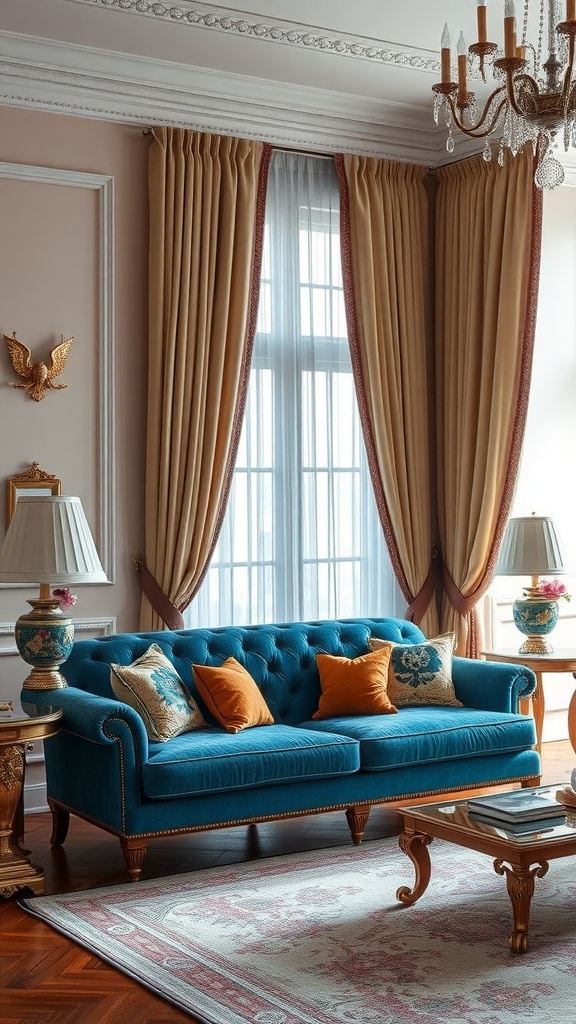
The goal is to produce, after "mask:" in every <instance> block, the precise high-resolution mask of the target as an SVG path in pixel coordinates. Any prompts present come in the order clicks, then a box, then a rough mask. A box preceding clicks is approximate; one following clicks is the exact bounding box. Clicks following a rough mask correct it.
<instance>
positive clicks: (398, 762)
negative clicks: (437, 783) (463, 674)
mask: <svg viewBox="0 0 576 1024" xmlns="http://www.w3.org/2000/svg"><path fill="white" fill-rule="evenodd" d="M301 728H305V729H307V728H309V729H314V730H316V731H317V730H319V729H329V730H330V731H331V732H333V733H340V734H342V735H344V736H350V737H351V738H353V739H356V740H358V742H359V743H360V764H361V767H362V768H363V769H364V770H365V771H374V772H377V771H383V770H385V769H388V768H398V767H401V766H405V765H415V764H426V763H430V764H432V763H434V762H437V761H450V760H455V759H462V758H469V757H483V756H485V755H486V754H501V753H504V752H508V753H509V752H511V751H513V750H524V749H525V748H526V747H529V746H531V745H532V744H534V743H535V742H536V731H535V727H534V719H533V718H531V717H528V716H525V715H512V714H507V713H506V712H496V711H481V710H478V709H476V708H452V707H425V708H418V707H414V708H412V707H410V708H400V709H399V711H398V714H397V715H370V716H368V715H366V716H364V715H362V716H356V717H353V718H330V719H325V720H323V721H320V722H316V721H314V722H312V721H310V722H303V723H302V725H301Z"/></svg>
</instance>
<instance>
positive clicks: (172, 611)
mask: <svg viewBox="0 0 576 1024" xmlns="http://www.w3.org/2000/svg"><path fill="white" fill-rule="evenodd" d="M136 568H137V569H138V575H139V577H140V586H141V587H142V590H143V592H144V594H145V595H146V597H147V598H148V601H149V602H150V604H151V606H152V608H153V609H154V611H155V612H157V613H158V615H159V616H160V618H161V619H162V621H163V622H165V623H166V625H167V626H168V629H184V619H183V618H182V616H181V614H180V612H179V611H178V609H177V608H176V606H175V605H173V604H172V602H171V600H170V599H169V598H168V597H167V596H166V594H165V593H164V591H163V590H162V588H161V587H160V586H159V584H158V583H157V582H156V580H155V579H154V577H153V576H152V573H151V572H150V571H149V570H148V569H147V568H146V566H145V565H144V562H142V561H141V560H140V559H138V560H137V562H136Z"/></svg>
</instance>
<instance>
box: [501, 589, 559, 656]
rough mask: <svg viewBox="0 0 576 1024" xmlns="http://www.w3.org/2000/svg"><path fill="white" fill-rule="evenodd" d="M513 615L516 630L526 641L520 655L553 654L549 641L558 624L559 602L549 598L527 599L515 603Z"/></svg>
mask: <svg viewBox="0 0 576 1024" xmlns="http://www.w3.org/2000/svg"><path fill="white" fill-rule="evenodd" d="M512 614H513V616H514V623H515V625H516V628H517V629H519V630H520V632H521V633H524V635H525V637H526V640H525V641H524V643H523V644H522V646H521V648H520V650H519V651H518V653H519V654H553V652H554V648H553V647H552V644H551V643H550V641H549V640H548V639H547V637H548V635H549V634H550V633H551V632H552V630H553V629H554V626H555V625H556V623H557V622H558V601H557V600H554V599H553V598H548V597H526V598H523V599H519V600H517V601H514V604H513V606H512Z"/></svg>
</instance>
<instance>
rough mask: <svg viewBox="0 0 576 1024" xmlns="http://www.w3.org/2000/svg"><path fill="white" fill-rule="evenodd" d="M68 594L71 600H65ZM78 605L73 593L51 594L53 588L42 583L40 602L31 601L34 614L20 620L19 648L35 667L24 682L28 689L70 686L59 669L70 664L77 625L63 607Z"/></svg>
mask: <svg viewBox="0 0 576 1024" xmlns="http://www.w3.org/2000/svg"><path fill="white" fill-rule="evenodd" d="M62 594H68V595H69V598H68V600H67V601H66V600H64V601H63V599H62V596H61V595H62ZM73 603H75V598H74V595H70V594H69V591H57V592H55V594H54V595H51V594H50V588H49V587H48V586H47V585H45V584H41V586H40V599H39V600H36V601H29V602H28V604H30V605H31V606H32V611H31V612H28V614H26V615H21V616H20V618H19V619H17V621H16V628H15V637H16V646H17V648H18V653H19V654H20V657H21V658H23V660H24V661H25V662H26V663H27V664H28V665H31V666H32V671H31V673H30V675H29V676H28V677H27V679H26V680H25V681H24V684H23V685H24V687H25V689H27V690H60V689H63V688H64V687H65V686H67V685H68V684H67V683H66V680H65V679H64V676H62V675H61V674H60V672H59V671H58V669H59V668H60V665H61V664H62V662H64V661H66V659H67V657H68V655H69V654H70V651H71V650H72V644H73V642H74V624H73V622H72V619H71V618H69V617H68V616H67V615H66V614H65V613H63V611H62V608H63V607H64V608H67V607H70V605H71V604H73Z"/></svg>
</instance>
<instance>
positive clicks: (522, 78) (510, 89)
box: [506, 74, 540, 117]
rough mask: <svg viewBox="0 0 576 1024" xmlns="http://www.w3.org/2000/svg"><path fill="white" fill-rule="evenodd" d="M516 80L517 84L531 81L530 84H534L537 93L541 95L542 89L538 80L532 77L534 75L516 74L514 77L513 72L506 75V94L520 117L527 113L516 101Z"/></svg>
mask: <svg viewBox="0 0 576 1024" xmlns="http://www.w3.org/2000/svg"><path fill="white" fill-rule="evenodd" d="M514 82H516V83H517V84H518V83H519V82H530V85H531V86H533V88H534V91H535V93H536V95H537V96H539V95H540V89H539V88H538V82H537V81H536V79H535V78H532V75H527V74H522V75H516V78H512V75H511V74H507V75H506V95H507V97H508V100H509V102H510V106H511V107H512V110H513V111H514V113H515V114H517V115H518V117H525V116H526V115H525V113H524V111H523V110H522V109H521V108H520V107H519V106H518V104H517V103H516V97H515V95H514Z"/></svg>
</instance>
